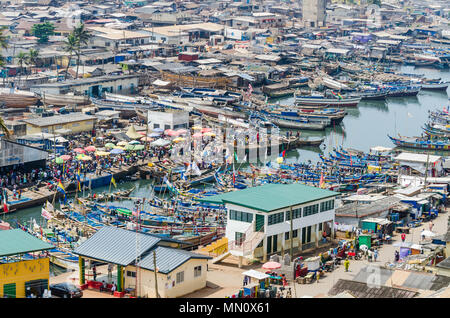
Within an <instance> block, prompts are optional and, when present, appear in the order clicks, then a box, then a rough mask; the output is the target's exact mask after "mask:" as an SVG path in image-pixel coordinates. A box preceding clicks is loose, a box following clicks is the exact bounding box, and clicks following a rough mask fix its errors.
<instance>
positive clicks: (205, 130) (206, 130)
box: [201, 127, 212, 133]
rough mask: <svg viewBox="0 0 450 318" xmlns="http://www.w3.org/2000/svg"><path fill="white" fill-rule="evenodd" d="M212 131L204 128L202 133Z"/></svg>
mask: <svg viewBox="0 0 450 318" xmlns="http://www.w3.org/2000/svg"><path fill="white" fill-rule="evenodd" d="M211 130H212V129H211V128H208V127H206V128H202V130H201V132H202V133H205V132H210V131H211Z"/></svg>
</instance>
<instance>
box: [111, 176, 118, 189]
mask: <svg viewBox="0 0 450 318" xmlns="http://www.w3.org/2000/svg"><path fill="white" fill-rule="evenodd" d="M111 183H112V184H113V185H114V188H117V184H116V180H114V176H113V175H111Z"/></svg>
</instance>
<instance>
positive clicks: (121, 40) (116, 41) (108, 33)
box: [88, 27, 150, 50]
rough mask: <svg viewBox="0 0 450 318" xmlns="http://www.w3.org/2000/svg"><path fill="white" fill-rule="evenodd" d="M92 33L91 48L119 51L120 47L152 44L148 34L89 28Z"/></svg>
mask: <svg viewBox="0 0 450 318" xmlns="http://www.w3.org/2000/svg"><path fill="white" fill-rule="evenodd" d="M88 30H89V31H91V32H92V37H91V39H90V40H89V46H90V47H102V48H108V49H112V50H114V49H118V48H119V47H120V46H126V45H129V46H132V45H145V44H148V43H149V42H150V37H149V36H148V34H145V33H143V32H136V31H129V30H115V29H111V28H106V27H88Z"/></svg>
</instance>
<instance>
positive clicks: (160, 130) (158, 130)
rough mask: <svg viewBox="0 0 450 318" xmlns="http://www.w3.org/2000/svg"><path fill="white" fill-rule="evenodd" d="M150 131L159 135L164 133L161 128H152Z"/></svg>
mask: <svg viewBox="0 0 450 318" xmlns="http://www.w3.org/2000/svg"><path fill="white" fill-rule="evenodd" d="M152 131H153V132H159V133H162V132H163V131H164V129H162V128H153V130H152Z"/></svg>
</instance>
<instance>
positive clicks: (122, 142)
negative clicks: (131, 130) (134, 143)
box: [114, 140, 128, 148]
mask: <svg viewBox="0 0 450 318" xmlns="http://www.w3.org/2000/svg"><path fill="white" fill-rule="evenodd" d="M126 145H128V142H126V141H125V140H122V141H120V142H118V143H117V146H126ZM114 148H116V147H114Z"/></svg>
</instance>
